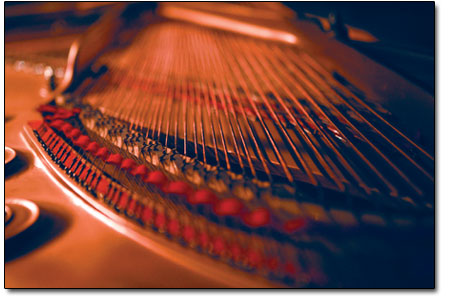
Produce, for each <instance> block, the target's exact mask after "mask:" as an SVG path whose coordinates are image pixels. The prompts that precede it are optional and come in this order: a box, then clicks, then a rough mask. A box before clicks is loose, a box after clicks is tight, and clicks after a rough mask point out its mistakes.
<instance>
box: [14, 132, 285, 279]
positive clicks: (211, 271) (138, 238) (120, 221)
mask: <svg viewBox="0 0 450 300" xmlns="http://www.w3.org/2000/svg"><path fill="white" fill-rule="evenodd" d="M21 138H22V139H23V140H24V142H25V143H26V144H27V145H28V146H29V148H30V149H31V150H32V152H33V155H34V156H35V157H36V158H37V160H38V161H41V162H42V165H43V166H44V168H43V171H44V172H46V173H47V175H48V176H50V177H52V178H53V179H54V181H55V183H57V185H59V187H60V188H61V189H65V190H66V191H70V192H68V193H66V194H67V195H68V196H71V198H72V201H73V202H75V203H76V205H78V206H79V207H80V208H82V209H84V210H85V211H86V212H87V213H89V214H90V215H91V216H93V217H94V218H97V219H99V220H100V221H102V222H103V223H105V224H106V225H107V226H108V227H110V228H111V229H113V230H115V231H116V232H118V233H120V234H122V235H123V236H125V237H126V238H129V239H132V240H133V241H135V242H137V243H138V244H140V245H141V246H143V247H145V248H147V249H149V250H150V251H153V252H154V253H156V254H158V255H161V256H163V257H164V258H165V259H167V260H169V261H171V262H173V263H175V264H178V265H180V266H182V267H184V268H186V269H188V270H190V271H192V272H195V273H197V274H199V275H201V276H204V277H211V275H214V279H215V280H217V281H218V282H220V283H221V284H224V285H226V286H232V287H252V288H282V287H285V286H283V285H282V284H281V283H279V282H270V281H268V280H267V279H265V278H263V277H261V276H259V275H252V274H249V273H246V272H244V271H242V270H239V269H237V268H233V267H231V266H229V265H227V264H226V263H223V262H220V261H216V260H214V259H213V258H211V257H208V256H207V255H205V254H200V253H197V252H195V250H194V249H192V248H188V247H183V246H181V245H179V244H178V243H176V242H173V241H170V240H168V239H166V238H165V237H163V236H162V235H158V234H156V233H154V232H152V231H150V230H144V229H143V228H142V227H140V226H139V225H137V224H135V223H134V222H132V221H131V220H127V219H125V218H124V217H121V216H119V215H118V214H117V213H115V212H113V211H112V210H111V209H110V208H109V207H107V206H106V205H105V204H102V203H101V202H99V201H98V200H96V199H95V198H93V196H92V195H90V194H89V193H88V192H86V191H84V190H83V188H82V187H80V186H78V185H77V184H76V183H75V182H74V181H73V180H72V179H71V178H70V177H69V176H68V175H66V174H65V173H64V172H63V171H62V170H61V169H59V168H58V167H57V166H56V165H55V164H54V163H53V162H52V160H51V159H50V158H49V157H48V155H47V154H46V153H45V150H44V149H43V148H42V147H41V146H40V144H39V142H38V141H37V140H36V138H35V136H34V133H33V130H32V129H31V128H30V127H28V125H25V126H24V128H23V131H22V132H21Z"/></svg>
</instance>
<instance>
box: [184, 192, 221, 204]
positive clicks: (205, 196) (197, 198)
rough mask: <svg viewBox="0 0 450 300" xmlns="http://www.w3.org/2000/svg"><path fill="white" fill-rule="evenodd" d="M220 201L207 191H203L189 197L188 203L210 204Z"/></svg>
mask: <svg viewBox="0 0 450 300" xmlns="http://www.w3.org/2000/svg"><path fill="white" fill-rule="evenodd" d="M217 200H218V198H217V196H216V195H215V194H214V193H213V192H211V191H210V190H207V189H201V190H198V191H196V192H194V193H193V194H191V195H189V197H188V201H189V203H191V204H208V203H214V202H216V201H217Z"/></svg>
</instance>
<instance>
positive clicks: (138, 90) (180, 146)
mask: <svg viewBox="0 0 450 300" xmlns="http://www.w3.org/2000/svg"><path fill="white" fill-rule="evenodd" d="M104 62H105V63H106V64H107V65H108V67H109V72H108V75H106V76H105V77H104V78H102V79H101V80H99V82H97V83H96V85H95V86H94V87H93V88H92V89H91V90H90V91H89V92H88V93H87V94H86V95H85V97H84V101H85V102H86V103H88V104H90V105H91V106H92V107H94V108H99V109H101V110H102V111H103V112H104V113H105V114H106V115H109V116H112V117H115V118H118V119H120V120H122V121H125V122H128V123H129V124H130V127H131V129H133V130H137V131H140V132H142V133H143V134H144V135H146V136H148V137H150V138H152V139H154V140H158V141H159V142H161V143H162V144H163V145H165V146H166V147H170V148H174V149H177V150H178V151H179V152H181V153H182V154H184V155H187V156H191V157H195V158H197V159H199V160H201V161H203V162H205V163H207V164H210V165H220V166H222V167H224V168H226V169H228V170H232V171H233V172H235V173H242V174H244V176H247V177H251V178H260V179H263V180H269V181H271V182H272V181H273V180H274V178H275V177H276V178H280V177H281V178H282V179H284V180H286V182H290V183H294V182H298V181H303V182H307V183H308V184H311V185H313V186H316V187H320V186H323V185H328V186H332V187H333V188H334V189H336V190H339V191H342V192H345V191H348V190H350V189H356V190H358V191H359V192H362V193H364V194H365V195H370V194H372V193H374V192H376V193H378V192H380V193H381V194H384V195H389V196H392V197H401V196H403V198H405V196H408V197H407V198H408V199H410V198H413V199H416V198H417V197H420V198H421V196H424V194H426V193H428V192H429V191H430V190H431V189H432V187H433V180H434V179H433V175H432V174H433V173H434V170H433V168H434V158H433V157H432V156H431V155H429V154H428V153H426V152H425V151H424V150H423V149H421V148H420V147H418V146H417V145H415V144H414V143H413V142H412V141H411V140H409V139H408V138H407V137H406V136H405V135H403V134H402V133H401V132H400V131H398V130H397V129H396V128H395V127H394V126H392V125H391V124H390V123H389V122H388V121H387V120H386V119H385V118H383V116H382V115H381V113H379V112H377V111H376V110H375V109H373V108H371V107H370V106H369V105H367V104H366V103H365V102H364V101H363V100H362V99H360V98H358V96H356V95H355V94H354V93H352V92H351V91H350V90H349V89H346V88H345V87H344V86H343V85H342V84H340V83H339V82H338V81H337V80H335V78H334V77H333V76H332V74H331V73H329V72H328V71H326V70H325V68H324V67H323V66H322V65H320V64H319V63H317V61H316V60H315V59H313V58H312V57H311V56H310V55H308V54H307V53H305V52H303V51H301V50H300V49H298V48H296V47H292V46H286V45H280V44H274V43H268V42H264V41H259V40H253V39H249V38H245V37H241V36H238V35H233V34H229V33H223V32H218V31H213V30H208V29H204V28H200V27H195V26H193V25H187V24H179V23H174V22H165V23H160V24H157V25H153V26H152V27H150V28H148V29H146V30H145V31H143V32H142V33H141V35H140V36H139V37H138V38H137V39H136V41H135V42H134V43H133V44H132V45H131V46H130V47H129V48H128V49H127V50H125V51H123V52H121V53H119V54H111V55H110V56H107V57H104Z"/></svg>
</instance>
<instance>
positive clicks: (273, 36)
mask: <svg viewBox="0 0 450 300" xmlns="http://www.w3.org/2000/svg"><path fill="white" fill-rule="evenodd" d="M160 13H161V15H163V16H165V17H167V18H172V19H177V20H182V21H188V22H192V23H195V24H199V25H203V26H208V27H212V28H216V29H222V30H229V31H233V32H237V33H241V34H245V35H249V36H253V37H258V38H262V39H267V40H273V41H280V42H285V43H289V44H297V43H298V38H297V37H296V36H295V35H293V34H292V33H289V32H286V31H280V30H275V29H271V28H268V27H263V26H259V25H255V24H250V23H245V22H241V21H238V20H233V19H230V18H226V17H221V16H218V15H213V14H209V13H204V12H200V11H194V10H191V9H187V8H182V7H163V8H161V11H160Z"/></svg>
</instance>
